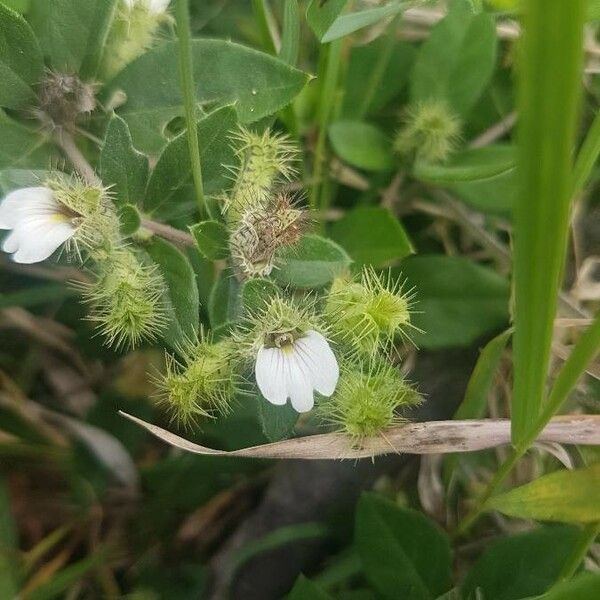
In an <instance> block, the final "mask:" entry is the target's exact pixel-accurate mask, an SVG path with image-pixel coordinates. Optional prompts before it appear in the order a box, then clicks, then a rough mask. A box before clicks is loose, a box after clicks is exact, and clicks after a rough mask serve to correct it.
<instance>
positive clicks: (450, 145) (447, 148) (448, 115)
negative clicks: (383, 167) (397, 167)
mask: <svg viewBox="0 0 600 600" xmlns="http://www.w3.org/2000/svg"><path fill="white" fill-rule="evenodd" d="M460 129H461V125H460V121H459V119H458V117H457V116H456V115H454V114H453V113H452V111H451V110H450V108H449V107H448V105H447V104H446V103H445V102H444V101H442V100H429V101H428V102H423V103H420V104H418V105H416V106H412V107H410V108H409V109H408V110H407V111H406V115H405V118H404V125H403V127H402V128H401V129H400V131H399V132H398V134H397V136H396V140H395V142H394V148H395V150H396V151H397V152H398V154H401V155H403V156H416V157H417V158H418V159H422V160H425V161H427V162H442V161H445V160H446V159H447V158H448V157H449V156H450V154H451V153H452V152H453V151H454V149H455V148H456V145H457V143H458V141H459V139H460Z"/></svg>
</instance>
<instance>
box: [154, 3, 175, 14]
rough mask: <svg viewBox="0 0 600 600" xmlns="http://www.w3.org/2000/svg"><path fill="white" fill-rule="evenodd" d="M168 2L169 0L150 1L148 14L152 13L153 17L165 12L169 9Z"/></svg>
mask: <svg viewBox="0 0 600 600" xmlns="http://www.w3.org/2000/svg"><path fill="white" fill-rule="evenodd" d="M170 1H171V0H150V2H149V8H150V12H152V13H154V14H155V15H159V14H161V13H164V12H165V11H166V10H167V8H168V7H169V2H170Z"/></svg>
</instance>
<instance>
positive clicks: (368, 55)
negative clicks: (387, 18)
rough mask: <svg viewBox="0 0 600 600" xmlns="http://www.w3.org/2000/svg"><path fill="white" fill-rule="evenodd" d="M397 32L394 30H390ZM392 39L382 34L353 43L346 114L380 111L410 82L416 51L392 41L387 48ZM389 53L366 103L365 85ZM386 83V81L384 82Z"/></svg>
mask: <svg viewBox="0 0 600 600" xmlns="http://www.w3.org/2000/svg"><path fill="white" fill-rule="evenodd" d="M391 34H393V35H395V32H393V31H392V32H391ZM388 43H389V40H386V39H385V38H384V37H379V38H377V39H376V40H375V41H373V42H371V43H370V44H367V45H366V46H354V47H353V48H352V52H351V54H350V61H349V64H348V71H347V74H346V81H345V91H344V109H343V113H342V114H343V116H344V118H346V119H356V118H360V117H362V116H363V115H364V114H370V113H374V112H377V111H378V110H380V109H382V108H383V107H385V106H386V105H387V104H388V103H389V102H390V101H391V100H393V99H394V98H395V97H396V96H398V94H399V93H400V92H401V91H402V89H403V88H404V87H405V86H406V84H407V83H408V78H409V75H410V71H411V69H412V64H413V62H414V60H415V55H416V50H415V49H414V47H413V46H412V45H411V44H408V43H405V42H397V41H396V40H395V39H394V41H393V46H392V47H391V48H389V49H388V46H387V44H388ZM386 51H387V52H388V54H389V56H388V58H387V60H386V62H385V65H384V66H383V68H382V70H381V72H380V75H377V78H376V80H375V81H374V83H379V85H376V86H375V89H374V90H371V91H370V93H371V94H372V99H371V101H370V102H369V101H368V98H367V106H365V93H366V92H365V86H369V85H371V82H372V77H373V76H374V74H377V73H378V69H381V67H380V65H379V63H380V61H381V60H383V59H385V56H386ZM382 82H384V83H385V84H382Z"/></svg>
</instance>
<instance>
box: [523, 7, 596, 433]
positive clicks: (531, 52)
mask: <svg viewBox="0 0 600 600" xmlns="http://www.w3.org/2000/svg"><path fill="white" fill-rule="evenodd" d="M584 15H585V2H584V1H583V0H527V1H526V2H525V3H524V6H523V18H524V26H525V27H524V29H525V33H524V38H523V46H522V48H521V51H522V53H521V58H522V60H521V62H520V69H519V73H520V78H519V79H520V90H519V109H520V110H519V114H520V120H519V137H518V147H519V151H518V170H519V197H518V202H517V205H516V208H515V236H514V237H515V261H514V282H515V334H514V344H513V348H514V353H513V355H514V391H513V402H512V438H513V442H514V443H515V444H519V443H520V442H522V440H523V439H524V437H525V435H526V433H527V430H528V429H529V428H530V427H531V424H532V423H535V422H536V421H537V418H538V416H539V413H540V409H541V406H542V401H543V397H544V388H545V382H546V376H547V373H548V365H549V361H550V347H551V342H552V328H553V321H554V317H555V313H556V306H557V299H558V293H559V287H560V284H561V280H562V273H563V267H564V262H565V253H566V247H567V236H568V231H569V206H570V198H571V191H572V189H573V188H572V181H573V179H572V170H571V169H572V163H571V160H572V159H571V157H572V151H573V143H574V138H575V128H576V123H577V116H578V112H579V110H578V109H579V99H580V95H581V81H580V80H581V71H582V57H583V50H582V49H583V40H582V31H583V23H584Z"/></svg>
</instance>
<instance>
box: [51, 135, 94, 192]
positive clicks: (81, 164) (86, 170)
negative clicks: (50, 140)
mask: <svg viewBox="0 0 600 600" xmlns="http://www.w3.org/2000/svg"><path fill="white" fill-rule="evenodd" d="M54 140H55V141H56V144H57V146H58V147H59V148H60V149H61V150H62V151H63V153H64V155H65V156H66V157H67V158H68V159H69V161H70V162H71V164H72V165H73V167H75V170H76V171H77V172H78V173H79V175H80V176H81V178H82V179H83V180H84V181H85V182H86V183H87V184H89V185H102V182H101V181H100V179H99V177H98V176H97V175H96V172H95V171H94V168H93V167H92V165H90V163H89V162H88V160H87V158H86V157H85V156H84V155H83V153H82V152H81V150H80V149H79V148H78V146H77V144H76V143H75V140H74V139H73V136H72V135H71V134H70V133H69V132H68V131H66V130H65V129H59V130H57V132H56V134H55V136H54Z"/></svg>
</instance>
